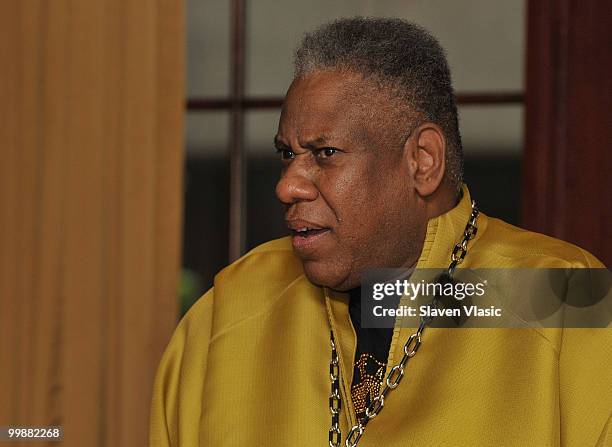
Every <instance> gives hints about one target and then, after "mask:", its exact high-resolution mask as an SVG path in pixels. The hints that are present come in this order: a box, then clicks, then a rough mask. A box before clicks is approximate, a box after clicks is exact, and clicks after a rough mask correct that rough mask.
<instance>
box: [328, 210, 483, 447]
mask: <svg viewBox="0 0 612 447" xmlns="http://www.w3.org/2000/svg"><path fill="white" fill-rule="evenodd" d="M478 214H479V211H478V208H476V202H474V201H472V213H471V215H470V219H469V220H468V223H467V225H466V226H465V231H464V232H463V238H462V239H461V242H459V243H457V245H455V247H454V248H453V252H452V254H451V263H450V265H449V266H448V269H447V274H448V276H449V277H452V275H453V273H454V272H455V268H456V267H457V266H458V265H459V264H461V263H462V262H463V259H464V258H465V255H466V254H467V246H468V243H469V241H470V240H472V239H474V237H476V232H477V231H478V228H477V227H476V220H477V219H478ZM436 305H437V301H436V298H434V299H433V300H432V302H431V303H430V304H429V306H436ZM432 320H433V317H427V318H421V323H420V324H419V327H418V329H417V331H416V332H415V333H413V334H412V335H411V336H410V337H408V340H406V343H405V344H404V355H403V356H402V359H401V360H400V362H399V363H398V364H397V365H395V366H394V367H393V368H391V370H390V371H389V374H388V375H387V378H386V380H385V382H384V386H383V389H382V390H381V391H380V393H379V395H378V396H377V397H375V398H374V399H373V400H372V402H371V403H370V405H369V406H368V408H366V411H365V414H366V415H365V417H364V418H363V419H362V420H360V421H358V422H357V424H356V425H354V426H353V427H351V429H350V431H349V433H348V436H347V437H346V440H345V447H356V446H357V444H358V443H359V440H360V439H361V437H362V436H363V433H364V431H365V428H366V425H367V424H368V422H369V421H370V420H372V419H374V418H375V417H376V416H378V415H379V414H380V412H381V411H382V410H383V408H384V406H385V397H386V396H387V394H388V393H389V391H391V390H394V389H395V388H397V386H398V385H399V384H400V382H401V381H402V378H403V377H404V372H405V371H404V369H405V367H406V364H407V363H408V361H409V360H410V359H411V358H412V357H414V356H415V355H416V353H417V351H418V350H419V347H420V346H421V340H422V336H423V332H425V328H426V327H427V326H428V325H429V324H430V323H431V321H432ZM330 339H331V349H332V355H331V362H330V364H329V372H330V374H329V375H330V379H331V394H330V396H329V411H330V412H331V415H332V424H331V427H330V429H329V446H330V447H340V445H341V444H342V433H341V431H340V409H341V406H342V402H341V397H340V369H339V363H338V351H337V350H336V343H335V341H334V334H333V332H331V338H330Z"/></svg>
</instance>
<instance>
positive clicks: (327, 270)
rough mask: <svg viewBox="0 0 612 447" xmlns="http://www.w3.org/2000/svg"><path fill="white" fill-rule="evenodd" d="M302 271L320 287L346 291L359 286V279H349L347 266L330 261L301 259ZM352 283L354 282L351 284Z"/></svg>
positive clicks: (349, 273)
mask: <svg viewBox="0 0 612 447" xmlns="http://www.w3.org/2000/svg"><path fill="white" fill-rule="evenodd" d="M302 262H303V265H304V273H305V274H306V277H307V278H308V280H309V281H310V282H311V283H313V284H315V285H317V286H321V287H329V288H330V289H333V290H337V291H339V292H346V291H347V290H350V289H352V288H354V287H357V286H359V279H358V278H357V279H356V280H351V278H350V277H351V272H350V268H349V267H348V266H346V267H344V266H338V265H334V264H333V263H331V262H321V261H302ZM353 283H354V284H353Z"/></svg>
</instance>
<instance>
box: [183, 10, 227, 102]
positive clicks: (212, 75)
mask: <svg viewBox="0 0 612 447" xmlns="http://www.w3.org/2000/svg"><path fill="white" fill-rule="evenodd" d="M229 5H230V2H229V1H222V2H219V1H202V0H187V97H188V98H193V97H196V96H215V97H218V96H227V95H228V93H229V85H230V84H229V82H230V81H229V79H230V77H229V73H230V57H229V56H230V35H229V23H230V7H229Z"/></svg>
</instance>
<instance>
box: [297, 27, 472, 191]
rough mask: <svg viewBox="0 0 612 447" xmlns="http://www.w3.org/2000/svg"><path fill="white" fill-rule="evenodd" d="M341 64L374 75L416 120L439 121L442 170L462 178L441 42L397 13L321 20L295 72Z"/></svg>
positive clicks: (454, 111)
mask: <svg viewBox="0 0 612 447" xmlns="http://www.w3.org/2000/svg"><path fill="white" fill-rule="evenodd" d="M330 69H345V70H350V71H353V72H356V73H361V74H363V75H365V76H368V77H374V78H376V79H377V81H378V82H379V83H380V84H381V85H382V86H386V87H388V88H389V89H390V92H392V94H393V96H396V97H398V98H399V99H400V100H401V101H402V103H404V104H406V106H407V107H408V108H409V109H410V110H411V111H412V112H416V114H417V115H418V116H420V119H424V120H427V121H430V122H433V123H435V124H437V125H439V126H440V127H441V128H442V130H443V132H444V135H445V137H446V140H447V150H446V159H445V161H446V174H447V176H448V179H449V180H450V181H451V183H452V184H453V185H454V186H455V187H457V188H458V187H459V186H460V185H461V182H462V178H463V150H462V145H461V134H460V133H459V122H458V121H459V120H458V116H457V106H456V104H455V95H454V92H453V87H452V84H451V75H450V70H449V68H448V63H447V61H446V55H445V52H444V50H443V49H442V47H441V46H440V43H439V42H438V41H437V40H436V38H435V37H433V36H432V35H431V34H430V33H429V32H427V31H426V30H425V29H423V28H421V27H420V26H418V25H416V24H414V23H411V22H407V21H405V20H401V19H396V18H365V17H355V18H349V19H339V20H336V21H333V22H330V23H328V24H325V25H323V26H321V27H320V28H318V29H317V30H315V31H314V32H312V33H308V34H306V35H305V36H304V38H303V39H302V42H301V45H300V46H299V47H298V48H297V50H296V53H295V77H296V78H297V77H301V76H304V75H307V74H308V73H311V72H313V71H317V70H330Z"/></svg>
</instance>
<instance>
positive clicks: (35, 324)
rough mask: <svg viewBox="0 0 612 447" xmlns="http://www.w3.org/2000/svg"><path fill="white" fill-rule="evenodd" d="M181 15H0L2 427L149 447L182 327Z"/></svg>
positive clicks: (74, 8) (166, 0)
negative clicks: (155, 395)
mask: <svg viewBox="0 0 612 447" xmlns="http://www.w3.org/2000/svg"><path fill="white" fill-rule="evenodd" d="M183 8H184V5H183V2H182V1H180V0H87V1H83V0H72V1H68V0H53V1H49V0H14V1H6V2H2V13H0V63H1V66H2V68H1V70H0V80H1V82H0V148H1V154H2V157H1V158H0V426H3V425H39V426H46V425H61V426H63V427H64V430H65V433H64V442H63V443H62V444H61V445H64V446H142V445H145V444H146V439H147V425H148V414H149V399H150V390H151V384H152V380H153V376H154V372H155V368H156V366H157V362H158V361H159V357H160V354H161V352H162V350H163V348H164V346H165V344H166V343H167V341H168V338H169V334H170V333H171V331H172V328H173V327H174V325H175V322H176V315H177V282H178V273H179V246H180V244H179V232H180V231H179V230H180V224H181V222H180V221H181V200H180V198H181V179H182V161H183V152H182V151H183V141H182V139H183V128H182V126H183V107H184V105H183V102H184V101H183V100H184V91H183V90H184V79H183V78H184V54H183V53H184V46H185V43H184V23H183V22H184V19H183ZM20 445H25V444H20ZM34 445H41V444H40V443H36V444H34ZM53 445H55V444H53Z"/></svg>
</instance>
